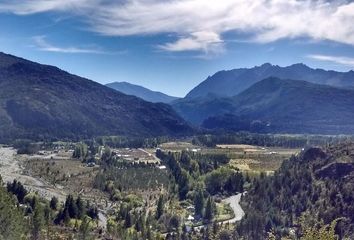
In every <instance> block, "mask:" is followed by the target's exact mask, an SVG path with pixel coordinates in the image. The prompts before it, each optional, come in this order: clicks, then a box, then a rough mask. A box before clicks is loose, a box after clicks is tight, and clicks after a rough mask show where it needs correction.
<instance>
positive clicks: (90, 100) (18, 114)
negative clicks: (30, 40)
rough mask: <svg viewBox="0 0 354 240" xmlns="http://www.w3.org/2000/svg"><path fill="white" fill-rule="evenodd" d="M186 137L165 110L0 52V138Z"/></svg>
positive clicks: (184, 128)
mask: <svg viewBox="0 0 354 240" xmlns="http://www.w3.org/2000/svg"><path fill="white" fill-rule="evenodd" d="M192 132H193V129H192V128H191V127H190V126H189V125H188V124H187V123H186V122H185V121H184V120H183V119H182V118H181V117H179V116H178V115H177V114H176V113H175V111H174V110H173V109H172V108H171V107H170V106H169V105H166V104H163V103H150V102H146V101H144V100H142V99H140V98H137V97H135V96H128V95H125V94H123V93H120V92H118V91H116V90H113V89H111V88H108V87H106V86H103V85H101V84H99V83H96V82H94V81H91V80H88V79H85V78H82V77H79V76H75V75H72V74H70V73H67V72H65V71H62V70H60V69H59V68H56V67H53V66H47V65H42V64H38V63H35V62H31V61H28V60H25V59H22V58H18V57H15V56H12V55H8V54H4V53H0V139H16V138H33V139H45V138H70V139H79V138H84V137H91V136H99V135H127V136H161V135H178V134H187V135H188V134H191V133H192Z"/></svg>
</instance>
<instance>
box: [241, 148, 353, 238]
mask: <svg viewBox="0 0 354 240" xmlns="http://www.w3.org/2000/svg"><path fill="white" fill-rule="evenodd" d="M353 187H354V144H353V143H345V144H339V145H332V146H329V147H327V148H324V149H320V148H310V149H308V150H305V151H303V152H302V153H301V154H300V155H298V156H294V157H292V158H291V159H289V160H287V161H285V162H284V163H283V164H282V166H281V168H280V169H279V170H278V171H276V173H275V174H274V176H272V177H266V176H264V175H262V176H261V177H260V179H255V181H254V182H253V184H252V187H251V188H250V189H249V191H248V192H247V194H246V195H245V197H244V198H243V200H242V201H243V207H244V209H245V212H246V213H248V214H246V216H245V218H244V219H243V220H242V221H241V223H240V224H239V226H238V227H237V231H238V233H239V234H240V235H241V236H243V237H245V238H246V239H267V238H266V236H267V233H269V232H271V231H273V234H274V235H276V236H277V239H278V238H279V239H280V237H281V236H282V237H285V236H286V237H290V236H291V239H299V237H300V236H301V235H302V234H303V233H304V229H303V227H305V228H307V229H309V228H312V227H314V229H318V226H320V225H322V226H324V225H330V224H331V223H332V224H335V228H334V229H335V233H336V234H338V236H339V239H353V237H354V218H353V216H354V208H353V199H354V194H353V191H352V190H351V189H353ZM301 219H302V220H301ZM289 235H290V236H289ZM294 235H295V236H294ZM274 239H275V238H274ZM287 239H288V238H287ZM301 239H302V238H301ZM304 239H305V238H304ZM306 239H310V238H306ZM311 239H334V238H321V237H318V238H311Z"/></svg>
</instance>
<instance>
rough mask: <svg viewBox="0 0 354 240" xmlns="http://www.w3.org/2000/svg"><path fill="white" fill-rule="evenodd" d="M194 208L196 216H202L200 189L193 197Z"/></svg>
mask: <svg viewBox="0 0 354 240" xmlns="http://www.w3.org/2000/svg"><path fill="white" fill-rule="evenodd" d="M194 208H195V215H196V216H203V209H204V194H203V191H202V190H201V189H199V190H198V191H197V193H196V195H195V197H194Z"/></svg>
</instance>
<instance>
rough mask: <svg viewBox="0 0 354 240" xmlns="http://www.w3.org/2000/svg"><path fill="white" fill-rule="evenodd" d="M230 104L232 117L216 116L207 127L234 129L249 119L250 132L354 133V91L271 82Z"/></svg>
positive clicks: (282, 80)
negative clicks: (254, 129) (254, 128)
mask: <svg viewBox="0 0 354 240" xmlns="http://www.w3.org/2000/svg"><path fill="white" fill-rule="evenodd" d="M228 101H229V102H230V106H229V108H228V110H229V111H228V113H229V114H225V115H224V116H223V114H215V115H214V116H212V117H210V118H208V119H206V120H205V121H204V123H203V126H204V127H207V128H214V129H217V128H221V129H222V128H225V127H226V128H230V126H232V125H235V124H245V119H248V121H249V129H244V130H250V129H251V128H252V124H254V123H256V124H257V126H253V127H257V128H258V130H261V131H266V132H283V133H322V134H339V133H342V134H349V133H350V134H352V133H354V122H353V119H354V108H353V106H354V90H351V89H342V88H336V87H332V86H327V85H319V84H314V83H309V82H305V81H296V80H284V79H279V78H267V79H264V80H262V81H260V82H257V83H256V84H254V85H253V86H251V87H250V88H248V89H247V90H245V91H243V92H242V93H240V94H239V95H237V96H235V97H232V98H229V99H228ZM220 108H222V106H220ZM230 114H233V115H231V116H230ZM232 116H234V117H232ZM232 123H234V124H232Z"/></svg>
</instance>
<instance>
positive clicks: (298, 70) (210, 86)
mask: <svg viewBox="0 0 354 240" xmlns="http://www.w3.org/2000/svg"><path fill="white" fill-rule="evenodd" d="M269 77H277V78H281V79H296V80H303V81H307V82H312V83H317V84H325V85H331V86H337V87H346V88H348V87H353V86H354V71H349V72H336V71H326V70H323V69H312V68H310V67H308V66H306V65H304V64H294V65H291V66H288V67H280V66H277V65H271V64H269V63H265V64H263V65H261V66H256V67H253V68H240V69H234V70H229V71H220V72H217V73H215V74H214V75H213V76H209V77H208V78H207V79H206V80H205V81H203V82H202V83H200V84H199V85H198V86H196V87H195V88H194V89H192V90H191V91H190V92H189V93H188V94H187V95H186V99H195V98H201V97H206V96H207V95H208V94H214V95H216V96H219V97H231V96H235V95H237V94H239V93H240V92H242V91H243V90H246V89H247V88H248V87H250V86H251V85H253V84H254V83H256V82H258V81H261V80H263V79H265V78H269Z"/></svg>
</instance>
